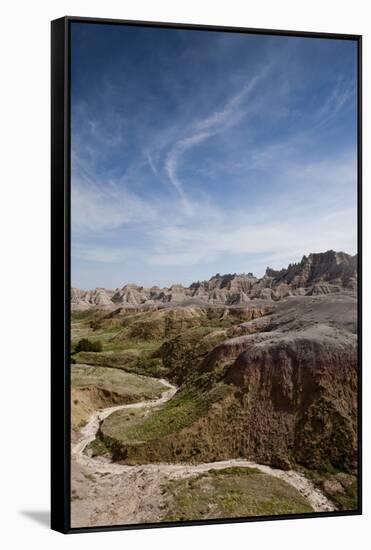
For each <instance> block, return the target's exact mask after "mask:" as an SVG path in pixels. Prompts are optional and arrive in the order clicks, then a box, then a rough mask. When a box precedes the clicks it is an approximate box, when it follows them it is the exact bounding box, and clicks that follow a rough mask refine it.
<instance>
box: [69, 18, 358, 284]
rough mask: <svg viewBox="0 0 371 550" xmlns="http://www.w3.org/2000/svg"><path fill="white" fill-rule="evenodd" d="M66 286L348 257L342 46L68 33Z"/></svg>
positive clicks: (351, 123)
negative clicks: (336, 253) (313, 255)
mask: <svg viewBox="0 0 371 550" xmlns="http://www.w3.org/2000/svg"><path fill="white" fill-rule="evenodd" d="M71 32H72V35H71V36H72V39H71V44H72V66H71V128H72V166H71V169H72V178H71V186H72V284H73V286H76V287H80V288H95V287H99V286H104V287H108V288H116V287H121V286H123V285H124V284H126V283H128V282H135V283H138V284H141V285H145V286H152V285H155V284H156V285H159V286H168V285H170V284H172V283H177V282H179V283H183V284H189V283H190V282H192V281H195V280H201V279H208V278H209V277H210V276H212V275H213V274H214V273H216V272H220V273H228V272H239V273H240V272H248V271H253V272H254V273H255V274H256V275H258V276H261V275H262V274H263V273H264V270H265V268H266V267H267V266H268V265H269V266H270V267H274V268H281V267H283V266H286V265H287V264H288V263H290V262H292V261H298V260H300V259H301V257H302V256H303V254H308V253H310V252H320V251H325V250H328V249H330V248H332V249H335V250H343V251H345V252H348V253H352V254H354V253H355V252H356V248H357V246H356V244H357V243H356V232H357V231H356V230H357V223H356V187H357V171H356V166H357V150H356V118H357V117H356V66H357V65H356V43H355V42H353V41H346V40H329V39H313V38H297V37H281V36H262V35H255V36H254V35H247V34H239V33H221V32H201V31H190V30H177V29H152V28H145V27H128V26H121V25H103V24H99V25H96V24H91V23H77V22H74V23H72V31H71Z"/></svg>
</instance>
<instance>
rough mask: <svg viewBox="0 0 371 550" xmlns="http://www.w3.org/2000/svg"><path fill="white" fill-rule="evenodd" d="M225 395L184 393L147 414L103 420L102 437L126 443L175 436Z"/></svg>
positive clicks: (220, 389)
mask: <svg viewBox="0 0 371 550" xmlns="http://www.w3.org/2000/svg"><path fill="white" fill-rule="evenodd" d="M227 391H228V388H227V387H226V386H217V387H216V388H215V389H214V390H213V391H211V392H208V393H207V394H202V393H197V392H195V391H190V390H184V391H181V392H180V393H179V394H176V395H175V396H174V397H173V398H172V399H171V400H170V401H167V402H166V403H165V404H164V405H163V406H162V407H161V408H158V409H156V410H152V411H151V412H150V414H148V413H147V412H146V411H143V410H137V411H126V410H121V411H117V412H115V413H113V414H111V415H110V416H109V417H108V418H107V419H106V420H104V422H103V424H102V427H101V430H102V433H103V434H104V435H107V436H109V437H111V438H113V439H116V440H117V441H120V442H125V443H134V442H135V443H138V442H143V441H151V440H154V439H159V438H162V437H165V436H166V435H169V434H171V433H177V432H179V431H180V430H182V429H183V428H186V427H187V426H190V425H191V424H193V423H194V422H195V421H196V420H198V419H199V418H200V417H202V416H204V415H206V413H207V411H208V409H209V407H210V405H211V403H212V402H214V401H215V400H216V399H218V398H221V397H222V396H223V394H224V393H225V392H227Z"/></svg>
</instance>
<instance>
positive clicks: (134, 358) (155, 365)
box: [73, 348, 168, 378]
mask: <svg viewBox="0 0 371 550" xmlns="http://www.w3.org/2000/svg"><path fill="white" fill-rule="evenodd" d="M73 361H74V362H75V363H84V364H86V365H92V366H97V367H98V366H99V367H111V368H116V369H122V370H125V371H127V372H132V373H135V374H140V375H143V376H151V377H154V378H166V376H167V374H168V370H167V369H166V368H165V367H164V366H163V363H162V360H161V358H160V357H153V352H152V351H144V350H141V349H136V348H129V349H127V350H124V351H122V350H121V351H117V352H113V351H106V352H102V353H96V352H93V353H92V352H80V353H77V354H75V355H74V356H73Z"/></svg>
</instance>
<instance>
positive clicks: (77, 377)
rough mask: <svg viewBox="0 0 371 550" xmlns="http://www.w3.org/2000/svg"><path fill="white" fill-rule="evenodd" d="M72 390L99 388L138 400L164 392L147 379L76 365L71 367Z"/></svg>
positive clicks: (126, 373) (118, 371)
mask: <svg viewBox="0 0 371 550" xmlns="http://www.w3.org/2000/svg"><path fill="white" fill-rule="evenodd" d="M71 385H72V387H73V388H81V387H84V388H87V387H99V388H104V389H106V390H108V391H113V392H115V393H122V394H127V395H129V394H134V395H136V396H138V397H139V398H141V397H145V398H147V399H153V398H155V397H158V396H160V395H161V393H163V391H164V389H165V388H164V385H163V384H162V383H161V382H159V381H157V380H152V379H149V378H145V377H141V376H138V375H136V374H131V373H128V372H124V371H121V370H119V369H112V368H105V367H91V366H88V365H81V364H76V365H72V366H71Z"/></svg>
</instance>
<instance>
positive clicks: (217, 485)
mask: <svg viewBox="0 0 371 550" xmlns="http://www.w3.org/2000/svg"><path fill="white" fill-rule="evenodd" d="M163 493H164V494H167V495H169V497H168V512H167V514H166V516H165V517H164V518H163V520H164V521H184V520H194V519H211V518H226V517H231V518H232V517H233V518H236V517H249V516H267V515H277V514H297V513H305V512H312V511H313V510H312V508H311V506H310V505H309V504H308V502H307V501H306V500H305V499H304V498H303V497H302V496H301V495H300V493H299V492H298V491H297V490H296V489H294V488H293V487H291V486H290V485H288V484H287V483H286V482H284V481H282V480H280V479H277V478H274V477H272V476H269V475H267V474H264V473H261V472H259V471H258V470H256V469H254V468H251V469H250V468H235V467H234V468H227V469H224V470H211V471H209V472H208V473H206V474H201V475H199V476H197V477H192V478H188V479H183V480H179V481H172V482H169V483H168V484H167V485H166V486H164V487H163Z"/></svg>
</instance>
